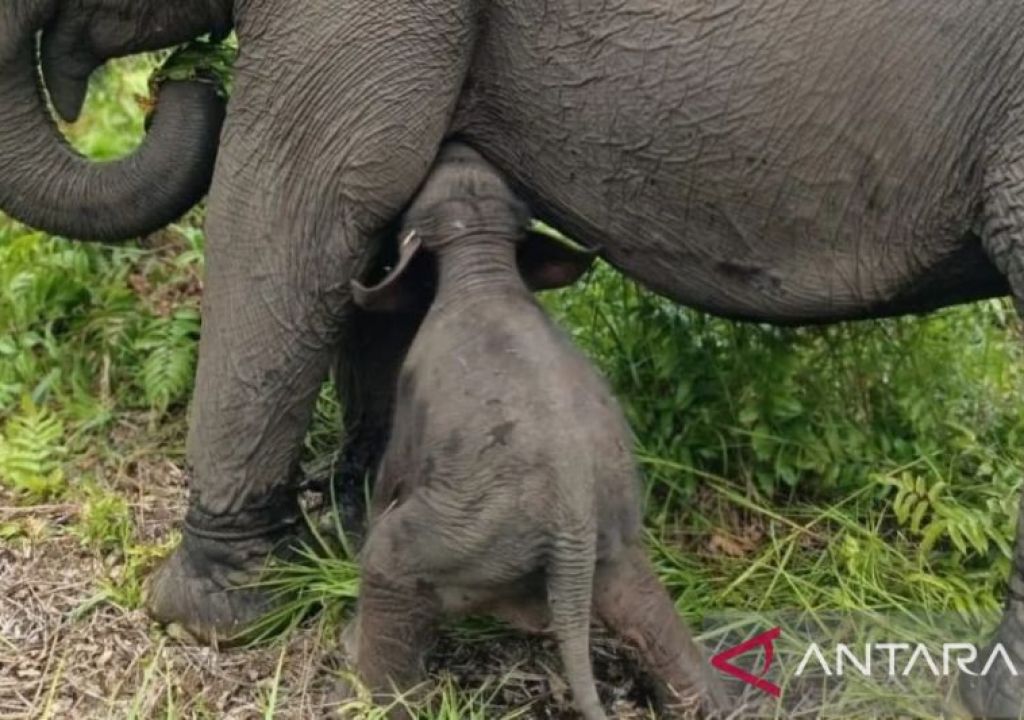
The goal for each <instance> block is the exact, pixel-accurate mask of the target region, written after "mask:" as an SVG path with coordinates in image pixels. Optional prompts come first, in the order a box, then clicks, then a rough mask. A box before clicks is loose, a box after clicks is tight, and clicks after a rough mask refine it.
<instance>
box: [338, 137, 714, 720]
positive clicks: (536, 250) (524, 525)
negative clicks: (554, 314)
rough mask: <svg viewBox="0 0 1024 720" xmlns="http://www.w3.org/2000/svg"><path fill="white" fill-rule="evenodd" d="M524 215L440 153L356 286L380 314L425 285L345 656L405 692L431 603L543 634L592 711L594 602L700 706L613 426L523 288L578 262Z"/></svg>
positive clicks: (463, 156)
mask: <svg viewBox="0 0 1024 720" xmlns="http://www.w3.org/2000/svg"><path fill="white" fill-rule="evenodd" d="M527 220H528V214H527V212H526V210H525V208H524V207H523V205H522V204H520V202H519V201H518V200H517V199H516V197H515V196H514V195H513V194H512V193H511V191H510V190H509V189H508V187H507V186H506V184H505V182H504V181H503V179H502V178H501V177H500V176H499V175H498V174H497V171H496V170H494V169H493V168H492V167H491V166H490V165H488V164H487V163H486V162H485V161H484V160H483V159H482V158H481V157H480V156H479V155H477V154H476V153H475V152H474V151H473V150H471V149H469V148H468V147H465V146H462V145H456V144H452V145H448V146H446V147H445V148H444V150H443V151H442V154H441V156H440V159H439V160H438V162H437V164H436V165H435V166H434V169H433V172H432V174H431V175H430V177H429V179H428V181H427V183H426V184H425V186H424V187H423V189H422V190H421V191H420V193H419V195H418V197H417V198H416V200H415V201H414V203H413V205H412V206H411V208H410V210H409V212H408V213H407V215H406V217H405V227H404V230H403V235H404V240H403V242H402V245H401V248H400V253H399V260H398V262H397V264H396V266H395V268H394V269H393V270H392V271H391V272H390V274H389V275H388V276H387V277H386V278H385V279H384V280H383V281H381V282H380V283H379V284H377V285H374V286H372V287H366V286H363V285H361V284H358V283H356V284H355V285H354V296H355V298H356V302H357V303H359V304H360V305H361V306H362V307H363V308H365V309H367V310H370V311H381V310H396V309H398V308H400V307H401V306H402V305H403V304H407V303H410V302H413V303H414V302H424V303H425V302H429V298H425V297H424V296H423V295H424V289H425V284H427V283H425V282H424V280H423V278H424V277H429V278H430V279H431V280H430V283H431V284H432V282H433V281H435V279H436V291H435V298H434V300H433V303H432V305H431V307H430V310H429V312H428V314H427V315H426V317H425V319H424V320H423V322H422V324H421V326H420V329H419V331H418V333H417V335H416V338H415V340H414V341H413V344H412V346H411V348H410V350H409V353H408V355H407V357H406V359H405V362H404V364H403V366H402V370H401V372H400V375H399V380H398V387H397V396H396V401H395V413H394V423H393V429H392V436H391V439H390V441H389V444H388V446H387V449H386V451H385V455H384V459H383V461H382V464H381V468H380V474H379V477H378V480H377V484H376V486H375V492H374V497H373V502H372V508H371V513H372V518H371V528H370V534H369V537H368V539H367V543H366V545H365V547H364V549H363V555H362V564H363V586H362V591H361V594H360V599H359V615H358V618H357V620H356V621H355V625H354V626H353V627H352V632H351V633H350V640H351V641H352V645H354V647H350V650H351V652H352V655H353V656H354V658H355V662H356V665H357V668H358V670H359V672H360V674H361V675H362V678H363V680H364V681H365V682H366V683H367V684H368V685H369V686H370V687H371V688H372V689H374V690H385V689H388V688H390V687H392V685H393V686H394V687H396V688H399V689H403V688H409V687H411V686H412V685H413V684H414V683H415V682H416V681H417V678H418V677H419V675H420V673H421V667H422V666H421V663H422V655H423V652H424V651H425V649H426V648H427V647H428V645H429V644H430V642H431V640H432V638H433V634H434V632H435V625H436V622H437V621H438V619H439V618H440V617H441V616H442V615H445V614H466V613H470V612H472V613H488V614H492V615H496V616H499V617H502V618H504V619H506V620H508V621H510V622H511V623H513V624H514V625H516V626H518V627H521V628H525V629H532V630H542V629H545V628H548V627H550V629H551V630H553V632H554V635H555V636H556V637H557V639H558V642H559V647H560V650H561V656H562V660H563V663H564V665H565V672H566V674H567V677H568V681H569V685H570V687H571V688H572V691H573V694H574V696H575V701H576V704H577V706H578V708H579V710H580V711H581V712H582V714H583V716H584V717H585V718H587V719H588V720H597V719H599V718H604V717H605V714H604V712H603V710H602V708H601V703H600V700H599V698H598V694H597V690H596V688H595V685H594V678H593V675H592V669H591V663H590V648H589V629H590V618H591V610H592V609H593V611H594V612H595V614H596V615H597V617H599V618H600V619H601V620H602V621H603V622H604V623H605V624H607V625H608V626H609V627H610V628H611V629H612V630H613V631H614V632H615V633H617V634H618V635H619V636H621V637H622V638H624V639H625V640H626V641H627V642H629V643H630V644H632V645H633V646H634V647H635V648H636V649H637V650H638V651H639V653H640V654H641V656H642V658H643V659H644V661H645V663H646V664H647V666H648V667H649V669H650V670H651V671H652V673H653V674H654V675H655V676H656V677H657V679H658V680H659V681H660V683H659V684H663V685H664V686H667V689H669V690H671V691H672V695H670V697H672V696H674V697H675V698H676V701H677V702H685V703H687V704H689V705H690V706H691V707H693V706H694V705H696V704H697V703H698V702H699V703H701V704H702V705H703V707H704V709H705V710H706V711H710V712H713V711H714V710H716V709H719V708H721V707H723V706H724V704H725V702H724V701H725V696H724V694H723V692H722V690H721V689H720V688H719V687H718V686H717V684H716V680H715V678H714V677H712V675H711V674H710V671H709V668H708V666H707V663H706V661H705V660H704V659H703V657H702V654H701V652H700V650H699V649H698V648H697V646H696V645H695V644H694V642H693V641H692V639H691V638H690V636H689V634H688V632H687V630H686V629H685V627H684V625H683V623H682V622H681V621H680V619H679V617H678V616H677V614H676V611H675V608H674V606H673V603H672V601H671V600H670V598H669V596H668V594H667V592H666V591H665V589H664V587H662V585H661V584H660V582H659V581H658V579H657V578H656V576H655V575H654V573H653V572H652V570H651V567H650V565H649V563H648V561H647V558H646V555H645V552H644V548H643V546H642V543H641V514H640V509H639V507H640V502H639V496H638V482H637V475H636V471H635V466H634V461H633V457H632V452H631V444H632V442H631V435H630V431H629V429H628V427H627V425H626V423H625V421H624V419H623V417H622V414H621V412H620V410H619V407H618V405H617V404H616V402H615V400H614V398H613V397H612V394H611V392H610V390H609V388H608V387H607V385H606V384H605V382H604V381H603V380H602V378H601V377H600V376H599V374H598V373H597V372H596V371H595V370H594V368H593V367H592V366H591V364H590V363H589V362H588V361H587V360H586V359H585V358H584V357H583V356H582V355H581V354H580V353H579V352H578V351H576V349H575V348H574V347H573V346H572V344H571V343H570V342H569V340H568V339H567V338H566V337H565V336H564V335H563V334H562V333H561V332H560V331H559V330H558V329H557V328H556V327H555V326H554V325H553V324H552V323H551V322H550V321H549V319H548V318H547V316H546V315H545V313H544V312H543V310H542V309H541V307H540V306H539V305H538V304H537V302H536V301H535V300H534V298H533V296H532V295H531V292H530V290H531V289H544V288H551V287H557V286H561V285H565V284H568V283H571V282H572V281H574V280H575V279H577V278H578V277H579V276H580V275H581V274H582V273H583V272H584V271H585V270H586V268H587V267H588V266H589V264H590V262H591V259H592V258H591V256H590V255H585V254H583V253H576V252H570V251H568V250H567V249H559V247H558V246H557V244H556V243H553V242H552V241H550V240H547V239H543V238H542V237H541V236H534V235H531V234H529V233H528V232H527V231H526V227H527ZM424 251H426V252H424ZM517 260H518V262H517Z"/></svg>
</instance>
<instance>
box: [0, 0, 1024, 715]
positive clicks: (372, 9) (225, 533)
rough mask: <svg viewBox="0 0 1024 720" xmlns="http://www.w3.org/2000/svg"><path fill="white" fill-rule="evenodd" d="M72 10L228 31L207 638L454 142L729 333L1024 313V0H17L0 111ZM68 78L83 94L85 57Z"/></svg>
mask: <svg viewBox="0 0 1024 720" xmlns="http://www.w3.org/2000/svg"><path fill="white" fill-rule="evenodd" d="M90 2H91V7H92V10H95V9H98V8H110V7H115V6H116V7H119V8H120V12H119V13H115V15H116V16H117V17H118V21H117V22H114V21H113V20H112V19H110V17H109V16H108V15H107V14H104V13H102V12H100V13H96V12H93V11H92V10H90V4H89V3H90ZM161 6H162V8H163V9H161V10H159V11H158V10H156V9H155V8H158V7H161ZM58 10H59V11H60V13H61V15H62V16H66V17H71V18H73V19H74V20H75V22H71V21H67V22H65V23H64V24H61V23H60V21H58V24H57V25H53V26H52V27H73V28H74V27H82V28H85V33H84V35H83V37H86V38H87V39H88V40H89V43H90V44H91V46H92V47H95V48H99V50H100V51H99V52H97V53H95V55H96V56H98V57H100V58H101V59H102V57H105V56H107V55H113V54H121V53H127V52H131V51H134V50H137V49H139V48H141V47H145V46H149V45H151V44H155V43H157V42H160V43H166V42H172V41H176V40H178V39H184V38H185V37H189V36H192V35H194V34H196V33H197V32H200V31H201V30H203V29H212V28H214V27H215V26H216V25H217V24H219V23H223V21H224V18H225V17H226V16H228V15H230V16H231V19H232V20H233V22H234V25H235V28H236V30H237V32H238V37H239V41H240V44H241V56H240V58H239V62H238V66H237V77H236V85H235V89H234V95H233V97H232V99H231V102H230V104H229V107H228V113H227V119H226V122H225V125H224V131H223V133H222V135H221V146H220V152H219V155H218V158H217V165H216V170H215V174H214V179H213V186H212V190H211V193H210V198H209V207H208V222H207V234H208V240H207V246H206V248H207V279H206V284H205V289H206V293H205V296H204V308H203V335H202V340H201V347H200V360H199V370H198V380H197V384H196V394H195V401H194V405H193V416H192V420H191V424H190V439H189V460H190V463H191V466H192V471H193V475H194V477H193V483H192V495H191V507H190V510H189V512H188V516H187V520H188V522H187V525H186V532H185V537H184V540H183V544H182V546H181V548H180V549H179V551H178V552H177V553H176V554H175V555H174V556H173V558H172V559H171V561H170V562H169V563H168V564H167V565H165V566H164V568H163V570H162V571H161V573H160V574H159V575H158V577H157V578H156V582H155V583H154V588H153V590H154V596H153V599H152V603H151V606H152V609H153V611H154V613H155V614H156V615H157V616H158V617H161V618H163V619H174V620H178V621H180V622H183V623H185V624H186V625H188V626H189V627H191V628H193V629H194V630H196V631H197V632H199V634H200V635H202V636H203V637H210V636H211V635H213V634H218V635H223V634H225V633H230V632H232V631H233V630H234V629H235V628H237V627H238V626H239V625H242V624H245V623H246V622H247V621H248V620H250V619H252V617H253V615H254V613H255V612H257V611H258V609H259V608H260V607H261V602H260V600H261V597H260V596H258V595H257V594H256V593H255V592H254V591H252V590H247V591H239V592H229V590H228V588H229V587H230V586H231V584H232V583H233V581H236V580H238V579H244V578H248V577H251V576H252V574H253V573H254V572H255V571H256V570H257V569H258V567H259V565H260V562H261V559H262V558H265V557H266V556H267V555H268V554H269V553H270V551H271V549H272V548H273V547H275V546H276V545H277V544H278V542H280V541H285V540H287V538H289V537H291V530H290V526H289V524H288V522H287V521H288V520H289V519H291V518H293V517H294V516H295V514H296V501H295V491H294V488H295V482H294V480H295V472H294V471H295V463H296V460H297V457H298V452H299V449H300V446H301V438H302V435H303V432H304V430H305V429H306V427H307V425H308V423H309V420H310V417H311V414H312V409H313V405H314V402H315V399H316V395H317V390H318V387H319V384H320V381H321V380H322V379H323V378H324V377H325V376H326V374H327V370H328V367H329V366H330V365H331V364H332V362H334V361H335V360H336V359H337V358H338V357H339V354H340V357H341V363H342V364H343V365H347V366H349V368H351V369H346V368H343V370H345V371H344V372H342V373H341V377H343V378H350V379H351V378H356V379H358V378H362V379H372V378H373V377H374V374H375V373H374V371H373V370H372V369H371V368H369V367H368V366H365V365H362V364H361V359H360V358H359V357H358V356H356V355H355V354H354V353H353V352H351V350H350V348H352V347H354V346H355V345H356V344H357V342H358V340H357V339H356V338H355V337H354V336H353V335H354V332H355V331H354V329H353V328H354V323H352V322H351V317H352V310H351V298H350V291H349V280H350V279H352V278H355V277H361V276H362V275H363V273H364V271H366V270H367V269H368V268H369V266H370V264H371V261H372V260H373V258H374V256H375V254H376V252H377V250H378V249H379V247H380V246H381V238H382V237H383V236H384V235H385V234H386V228H387V226H388V223H389V222H390V221H391V220H393V219H394V218H396V217H397V216H398V214H399V213H400V212H401V210H402V209H403V207H404V206H405V205H406V204H407V203H408V201H409V200H410V199H411V198H412V196H413V194H414V193H415V191H416V189H417V187H418V186H419V184H420V183H421V182H422V181H423V179H424V178H425V177H426V174H427V169H428V167H429V166H430V163H431V161H432V159H433V158H434V156H435V154H436V152H437V149H438V148H439V147H440V145H441V142H442V141H443V139H444V138H445V137H446V136H447V135H450V134H453V133H458V134H459V135H460V136H461V137H462V138H464V139H465V140H466V141H467V142H469V143H470V144H471V145H472V146H473V147H475V148H476V149H478V150H479V151H480V152H481V153H482V154H483V155H484V156H485V157H486V158H487V159H488V160H489V161H491V162H492V163H493V164H494V165H495V166H496V167H497V168H498V169H499V170H500V171H501V172H502V173H504V174H505V175H506V176H507V177H508V178H509V179H510V180H511V182H512V184H513V186H514V187H515V189H516V190H517V191H518V192H519V194H520V195H521V196H522V197H523V198H524V199H525V200H526V201H527V202H529V203H530V205H531V207H533V208H534V210H535V211H536V212H537V213H538V214H539V215H540V216H541V218H542V219H544V220H547V221H549V222H550V223H551V224H553V225H555V226H556V227H559V228H560V229H561V230H563V231H566V232H568V233H569V234H570V235H571V236H573V237H575V238H577V239H578V240H580V241H581V242H584V243H586V244H588V245H591V246H600V247H601V248H603V255H604V257H605V258H606V259H607V260H608V261H609V262H610V263H612V264H613V265H614V266H615V267H617V268H618V269H619V270H621V271H622V272H623V273H625V274H626V275H628V276H629V277H631V278H633V279H635V280H638V281H639V282H641V283H643V284H644V285H646V286H647V287H649V288H652V289H654V290H656V291H658V292H659V293H661V294H663V295H665V296H666V297H669V298H672V299H674V300H676V301H678V302H680V303H683V304H686V305H689V306H692V307H696V308H701V309H704V310H707V311H711V312H714V313H717V314H720V315H724V316H729V317H736V318H745V319H751V320H762V321H768V322H774V323H788V324H794V323H811V322H831V321H835V320H840V319H853V318H865V317H873V316H882V315H894V314H901V313H907V312H914V311H924V310H928V309H931V308H936V307H941V306H944V305H951V304H954V303H959V302H966V301H969V300H973V299H977V298H982V297H991V296H998V295H1004V294H1006V293H1007V292H1009V291H1011V290H1012V292H1013V293H1014V294H1015V296H1017V297H1018V298H1024V272H1022V259H1024V253H1022V250H1021V240H1022V233H1024V210H1022V208H1024V204H1022V194H1024V169H1022V163H1024V145H1022V143H1024V140H1022V138H1024V127H1022V125H1024V118H1022V108H1024V89H1022V85H1024V71H1022V68H1024V3H1020V2H1019V1H1018V0H944V1H943V2H934V0H816V1H815V2H809V1H807V0H770V1H768V2H756V3H755V2H739V1H733V2H730V1H727V0H712V1H708V0H699V1H698V0H672V1H669V0H621V1H620V2H616V3H601V2H596V3H589V2H580V1H579V0H545V1H544V2H541V0H502V2H485V1H484V0H421V1H420V2H416V3H409V2H405V1H404V0H372V2H370V1H369V0H347V1H346V2H342V3H329V2H326V1H325V0H310V1H309V2H305V3H301V9H299V5H298V4H295V5H294V7H292V6H288V7H287V8H285V7H284V6H283V5H282V3H280V2H275V1H273V0H234V2H233V3H230V4H229V3H228V0H208V2H205V3H204V2H203V1H202V0H189V1H188V2H184V3H165V2H163V1H162V0H142V1H141V2H132V3H128V2H126V1H123V2H120V3H115V0H76V1H74V2H67V1H65V2H62V3H59V4H58V0H6V2H4V3H3V8H2V10H0V85H2V86H0V103H2V104H3V106H4V107H5V109H7V108H9V107H11V105H10V102H11V101H12V100H13V101H14V107H17V108H22V107H28V105H26V103H30V102H31V100H30V98H29V97H28V96H26V95H25V93H24V92H23V89H22V88H18V87H13V88H12V85H13V84H14V83H15V82H16V81H17V80H18V78H21V81H22V82H23V81H24V78H25V77H27V75H26V74H25V73H24V68H25V64H26V63H30V62H31V60H32V55H31V53H25V52H23V51H22V48H24V46H25V44H26V43H27V42H28V41H29V39H30V36H31V31H32V30H34V29H36V28H41V27H43V26H44V25H47V24H49V23H50V22H51V21H52V19H53V18H54V12H56V11H58ZM226 10H230V12H226ZM154 18H156V19H157V21H156V22H154ZM83 19H84V23H79V22H78V21H79V20H83ZM125 29H127V30H128V32H127V33H126V32H125ZM45 42H46V41H45V35H44V44H45ZM60 46H61V45H60V44H59V43H58V44H54V45H52V47H60ZM19 53H20V54H19ZM45 59H46V54H45V53H44V60H45ZM61 63H67V65H66V67H68V68H71V69H70V70H68V72H67V73H66V74H67V75H68V76H69V77H71V78H75V77H77V74H79V73H80V72H81V70H82V68H84V67H85V66H86V65H87V64H83V63H81V62H75V63H71V61H70V59H68V58H66V57H65V58H64V59H63V60H62V61H61V60H58V65H60V64H61ZM60 74H61V73H60V72H56V74H54V73H53V72H50V73H47V77H51V78H52V77H56V76H60ZM69 86H70V87H72V88H73V87H74V82H69ZM66 95H67V97H68V101H67V103H65V102H64V101H59V102H58V103H57V106H58V107H62V108H64V111H65V112H68V111H69V110H70V109H71V108H72V107H73V106H74V104H75V103H74V102H73V101H74V98H75V93H74V92H72V91H67V92H66ZM30 109H31V110H32V112H28V111H26V112H25V113H24V114H22V113H21V112H15V113H13V114H12V113H10V112H7V111H5V113H4V114H3V117H2V118H0V163H3V172H0V207H2V208H3V209H5V210H14V211H16V213H18V214H21V215H23V216H27V215H28V213H27V211H28V210H34V209H39V208H40V207H41V206H40V205H38V204H36V203H34V202H33V201H34V200H37V199H38V200H39V202H40V203H43V205H45V204H46V202H49V201H53V200H55V198H53V197H50V196H48V195H47V192H48V191H49V190H50V189H51V188H52V187H55V186H56V182H57V180H56V179H54V178H50V177H47V176H46V170H45V169H44V170H38V169H36V168H35V166H34V165H30V164H28V163H27V162H26V155H27V154H28V153H23V152H22V150H24V149H25V148H31V149H32V151H33V152H34V153H43V152H50V151H52V150H53V148H56V147H57V140H56V137H55V136H52V135H50V136H49V137H48V138H47V137H46V135H47V133H46V132H44V130H47V131H48V129H47V128H40V127H38V126H39V125H40V123H38V122H36V121H37V120H38V118H39V117H40V116H39V115H38V112H37V111H38V110H39V105H38V103H35V104H34V105H33V106H32V107H31V108H30ZM26 128H27V129H28V130H26ZM12 138H16V140H14V141H12V140H11V139H12ZM43 157H48V156H45V155H44V156H43ZM56 167H60V165H59V164H58V165H56ZM73 171H74V170H72V172H73ZM40 173H42V174H41V175H40ZM163 181H164V179H163V178H159V177H158V178H156V179H153V188H154V191H155V190H157V189H159V188H162V187H163V186H162V183H163ZM5 183H6V185H5ZM11 185H14V186H17V187H19V188H21V190H20V191H19V192H11V190H10V187H11ZM71 187H72V189H74V188H76V187H79V186H78V185H72V186H71ZM125 194H126V195H127V196H129V197H131V196H132V194H131V193H130V192H128V193H125ZM64 195H68V194H63V195H62V198H61V200H62V202H63V196H64ZM172 195H173V193H172ZM143 199H145V198H143ZM68 200H69V201H70V202H73V201H74V200H75V198H74V196H73V195H68ZM61 204H62V203H56V204H55V205H56V206H60V205H61ZM44 209H45V208H44ZM111 213H112V216H113V217H115V218H116V217H117V212H116V210H114V209H111ZM144 214H145V213H144ZM153 215H154V217H155V216H158V215H159V213H155V212H154V213H153ZM33 218H34V219H33ZM30 219H32V221H33V222H34V223H36V224H38V225H41V226H43V227H46V228H47V229H52V228H51V226H50V225H49V220H48V216H47V215H46V214H45V213H44V212H41V211H40V214H39V215H36V216H32V218H30ZM142 219H147V218H145V217H143V218H142ZM63 220H64V221H66V220H67V218H66V217H65V218H63ZM44 221H46V222H44ZM61 222H62V221H61V218H58V219H57V220H54V221H53V227H60V226H61ZM141 224H144V223H127V222H126V223H124V226H125V227H123V228H122V227H113V228H105V230H106V232H104V233H103V235H104V236H110V235H114V234H116V233H115V231H118V230H123V229H132V228H134V227H137V226H138V225H141ZM86 229H89V228H86ZM369 384H371V385H374V386H376V387H387V382H385V381H382V380H379V379H378V380H377V381H374V382H371V383H369ZM343 392H344V394H345V396H346V397H347V398H351V397H353V396H357V397H358V394H359V389H358V387H345V388H343ZM365 420H366V418H361V417H352V418H349V422H350V423H352V424H353V425H354V426H355V427H358V425H359V424H362V423H363V422H364V421H365ZM378 423H379V421H378ZM372 445H373V443H371V448H370V451H367V452H366V453H365V457H368V458H370V462H372V457H373V456H374V452H373V448H372ZM1022 518H1024V514H1022ZM1022 523H1024V519H1022ZM1016 557H1017V562H1016V563H1015V567H1016V568H1017V569H1016V570H1015V571H1014V573H1013V576H1012V578H1011V581H1010V584H1011V592H1010V595H1009V599H1008V603H1007V608H1006V613H1005V615H1004V619H1003V622H1002V624H1001V626H1000V628H999V631H998V638H999V639H1000V640H1001V641H1003V642H1004V643H1006V646H1007V648H1008V649H1009V651H1010V652H1011V654H1012V655H1013V656H1014V658H1015V659H1016V660H1018V661H1024V575H1022V574H1021V568H1024V544H1022V543H1021V541H1020V540H1018V542H1017V550H1016ZM975 683H976V684H973V685H970V686H968V687H966V688H965V689H966V691H967V693H966V697H967V699H968V700H969V701H970V702H971V703H972V706H973V707H974V708H975V709H977V710H979V711H984V712H988V713H990V714H993V715H1012V716H1016V713H1017V709H1018V708H1019V707H1020V699H1021V694H1022V688H1024V681H1022V680H1021V679H1019V678H1003V677H997V676H989V677H988V678H984V679H978V680H976V681H975Z"/></svg>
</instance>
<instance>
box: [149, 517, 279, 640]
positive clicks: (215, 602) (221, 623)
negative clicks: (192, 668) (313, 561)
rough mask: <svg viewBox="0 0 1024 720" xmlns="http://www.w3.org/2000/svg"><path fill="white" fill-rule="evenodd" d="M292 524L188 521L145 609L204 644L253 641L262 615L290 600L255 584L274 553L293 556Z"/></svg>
mask: <svg viewBox="0 0 1024 720" xmlns="http://www.w3.org/2000/svg"><path fill="white" fill-rule="evenodd" d="M294 530H295V528H294V523H282V524H280V525H278V526H276V527H275V528H274V529H272V530H269V531H267V532H265V533H262V534H259V535H257V534H255V533H228V532H213V531H210V532H202V531H199V530H196V529H195V528H193V527H190V526H189V525H188V523H186V528H185V530H184V531H183V537H182V542H181V545H179V546H178V548H177V549H176V550H175V551H174V553H173V554H172V555H171V556H170V557H169V558H167V559H166V560H165V561H164V562H163V564H162V565H161V566H160V567H159V568H157V570H156V572H155V573H154V574H153V575H152V576H151V577H150V579H149V582H148V585H147V589H146V598H145V604H146V610H147V611H148V612H149V614H150V616H151V617H152V618H153V619H154V620H156V621H157V622H159V623H161V624H164V625H168V626H178V627H180V628H182V629H183V630H185V631H186V632H187V633H188V634H189V635H190V636H191V637H192V638H193V639H195V640H196V641H197V642H200V643H203V644H208V645H212V646H215V647H225V646H230V645H237V644H240V643H244V642H247V641H249V640H250V639H252V637H253V633H252V630H253V629H254V626H255V625H256V624H257V623H258V621H260V620H261V619H263V618H264V617H266V615H267V614H268V613H269V612H271V611H272V610H274V609H275V607H279V606H280V605H281V604H283V603H284V602H285V600H286V598H285V597H283V596H282V594H281V593H280V591H277V590H275V589H273V588H268V587H259V586H256V584H257V583H258V582H259V581H260V579H261V575H262V573H263V571H264V570H265V569H266V567H267V566H268V563H269V561H270V560H271V559H274V558H279V559H287V558H288V557H289V556H294V551H295V550H296V549H297V548H298V546H299V542H298V540H299V536H298V535H297V534H296V533H295V531H294Z"/></svg>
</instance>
